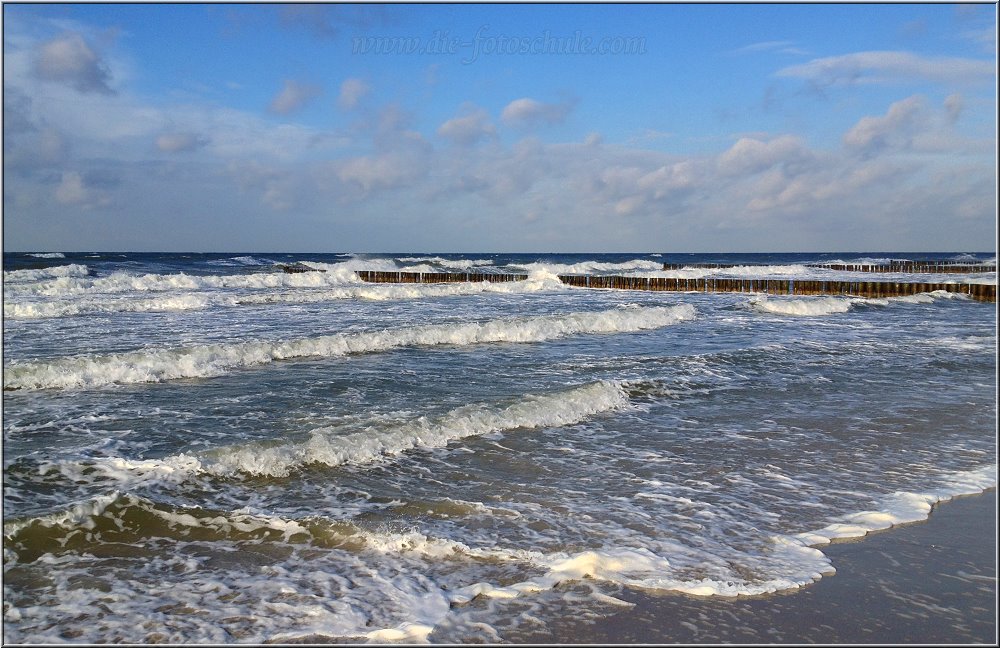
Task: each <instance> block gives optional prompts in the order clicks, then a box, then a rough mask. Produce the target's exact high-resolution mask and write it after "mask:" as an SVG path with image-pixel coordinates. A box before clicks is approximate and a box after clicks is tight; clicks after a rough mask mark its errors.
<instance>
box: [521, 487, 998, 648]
mask: <svg viewBox="0 0 1000 648" xmlns="http://www.w3.org/2000/svg"><path fill="white" fill-rule="evenodd" d="M996 511H997V495H996V488H995V487H994V488H989V489H987V490H986V491H984V492H982V493H980V494H973V495H961V496H957V497H954V498H952V499H950V500H947V501H943V502H939V503H937V504H935V505H934V508H933V509H932V510H931V513H930V516H929V517H928V518H927V519H926V520H924V521H920V522H913V523H907V524H903V525H898V526H895V527H892V528H890V529H885V530H882V531H877V532H872V533H869V534H868V535H866V536H864V537H861V538H855V539H849V540H839V541H836V542H834V543H831V544H829V545H825V546H824V547H822V549H821V550H822V551H823V553H825V554H826V555H828V556H829V557H830V560H831V561H832V562H833V566H834V568H836V570H837V572H836V573H835V574H832V575H828V576H824V577H823V578H822V579H820V580H819V581H817V582H815V583H813V584H812V585H809V586H807V587H805V588H802V589H799V590H794V591H788V592H780V593H776V594H770V595H767V596H760V597H739V598H722V597H707V598H697V597H692V596H685V595H682V594H676V593H662V594H654V593H647V592H641V591H636V590H629V589H625V588H622V589H621V590H620V591H618V592H610V593H611V594H612V595H613V596H615V597H617V598H620V599H621V600H623V601H628V602H629V603H633V604H634V605H633V606H631V607H629V608H627V609H623V610H622V611H621V612H618V613H616V614H613V615H611V616H608V617H604V618H601V619H597V620H595V621H593V622H589V621H588V622H581V621H580V620H579V619H574V618H573V617H572V615H571V612H572V611H571V610H567V614H566V615H565V616H563V617H562V618H559V619H548V620H546V627H545V629H544V630H541V631H537V632H529V633H517V637H513V636H512V637H505V639H507V640H508V641H511V642H515V643H549V644H552V643H560V644H562V643H569V644H572V643H588V644H662V643H705V644H715V643H738V644H760V643H852V644H869V643H913V644H923V643H953V644H954V643H959V644H995V643H996V640H997V634H996V619H997V598H996V594H997V581H996V557H997V542H996V540H997V536H996V524H997V517H996ZM584 623H586V625H584Z"/></svg>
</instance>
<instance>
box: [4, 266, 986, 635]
mask: <svg viewBox="0 0 1000 648" xmlns="http://www.w3.org/2000/svg"><path fill="white" fill-rule="evenodd" d="M890 258H897V259H901V258H911V259H921V258H935V259H936V258H955V259H958V260H964V261H973V260H978V261H984V260H992V262H993V263H995V257H994V255H993V254H970V255H967V254H962V255H959V254H956V253H943V254H928V255H916V256H915V255H906V254H900V253H880V254H875V255H873V254H865V255H861V254H855V253H841V254H811V255H810V254H774V255H749V254H748V255H722V254H715V255H708V254H705V255H675V254H663V255H659V254H632V255H628V254H626V255H622V254H614V255H610V254H609V255H600V254H589V255H588V254H578V255H558V254H537V255H497V254H474V255H469V254H464V255H462V254H418V253H411V254H403V255H388V254H383V255H375V254H301V255H287V254H261V253H253V254H117V253H36V254H5V255H4V287H3V294H4V298H3V307H4V326H3V332H4V336H3V350H4V360H3V383H4V395H3V432H4V435H3V469H4V489H3V496H4V499H3V501H4V508H3V511H4V514H3V522H4V568H3V576H4V578H3V589H4V608H3V612H4V621H3V624H4V625H3V630H4V636H5V639H6V640H7V641H10V642H65V641H77V642H94V641H118V642H135V643H148V642H157V641H167V642H218V643H223V642H254V643H259V642H290V641H334V640H340V641H351V642H355V641H356V642H363V641H402V642H422V641H429V642H439V643H453V642H475V641H488V642H497V641H517V640H518V637H519V636H525V635H526V634H530V635H531V636H533V637H536V638H537V636H538V633H539V630H540V629H541V630H542V631H544V628H545V625H546V623H547V622H548V621H550V620H551V619H553V618H556V617H565V616H566V615H567V614H571V615H573V616H574V617H575V618H577V619H579V620H580V623H581V627H585V624H586V622H587V620H591V619H596V618H600V617H602V616H605V615H610V614H614V613H615V612H616V611H617V610H620V609H621V606H622V605H625V603H623V602H622V601H621V600H620V599H618V598H616V597H615V596H614V595H615V593H617V592H620V591H621V590H622V588H635V589H641V590H643V591H646V592H652V593H655V594H657V595H661V594H662V595H664V596H671V595H679V594H685V595H692V596H742V595H750V596H752V595H766V594H769V593H774V592H785V593H793V592H794V591H795V590H798V589H800V588H803V587H807V586H808V585H809V584H810V583H813V582H814V581H816V580H818V579H820V578H824V577H829V576H830V575H832V574H834V573H835V572H836V567H837V565H836V564H835V563H834V562H832V561H831V560H830V559H829V558H828V557H827V556H826V555H825V554H824V553H823V548H824V546H825V545H827V544H828V543H830V542H831V541H833V540H835V539H838V538H847V537H857V536H861V535H864V534H865V533H866V532H868V531H870V530H874V529H884V528H887V527H889V526H891V525H893V524H898V523H902V522H910V521H918V520H922V519H924V518H926V516H927V514H928V512H929V510H930V507H931V505H932V504H933V503H935V502H937V501H940V500H942V499H947V498H949V497H952V496H955V495H959V494H967V493H976V492H979V491H981V490H983V489H985V488H988V487H991V486H995V484H996V450H997V449H996V437H995V428H996V421H997V418H996V388H997V385H996V352H997V347H996V324H997V320H996V313H997V311H996V306H995V305H994V304H982V303H977V302H975V301H972V300H969V299H967V298H965V297H962V296H956V295H952V294H949V293H944V292H937V293H931V294H924V295H915V296H910V297H904V298H895V299H860V298H848V297H783V296H764V295H747V294H701V293H649V292H641V291H624V290H622V291H612V290H589V289H579V288H570V287H567V286H564V285H562V284H561V283H560V282H559V281H558V279H557V278H556V274H559V273H564V274H565V273H592V274H638V275H645V276H688V277H695V276H699V277H700V276H739V277H801V278H828V279H841V278H844V277H845V276H853V275H848V274H847V273H838V272H833V271H829V270H823V269H817V268H811V267H807V266H808V265H809V264H810V263H814V262H834V261H847V262H853V261H860V260H861V259H865V260H866V261H868V262H877V260H880V259H890ZM294 261H300V262H305V263H307V264H309V265H312V266H314V267H317V268H321V269H324V270H326V272H323V273H319V272H316V273H303V274H285V273H283V272H280V271H276V270H275V264H276V263H287V262H294ZM665 261H666V262H671V263H698V262H711V263H737V264H745V265H742V266H740V267H736V268H726V269H719V270H706V269H686V270H678V271H671V272H664V271H662V270H661V267H662V263H663V262H665ZM358 269H372V270H397V269H398V270H412V271H472V272H485V273H489V272H522V273H527V274H528V275H529V279H528V280H527V281H523V282H516V283H489V282H478V283H456V284H442V285H412V284H411V285H388V284H366V283H362V282H360V281H359V280H357V278H356V275H355V274H354V271H355V270H358ZM880 278H885V279H887V280H894V281H895V280H901V279H902V277H901V276H899V275H888V276H885V277H879V276H878V275H865V280H866V281H875V280H878V279H880ZM907 278H910V279H911V280H920V281H928V280H933V281H939V282H943V281H975V282H996V273H984V274H970V275H952V274H949V275H917V276H910V277H907ZM793 595H794V594H793ZM689 621H690V620H689ZM661 622H667V621H661ZM581 632H583V633H585V630H582V631H581ZM583 640H586V637H585V635H583V636H581V641H583Z"/></svg>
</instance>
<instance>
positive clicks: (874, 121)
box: [843, 95, 924, 152]
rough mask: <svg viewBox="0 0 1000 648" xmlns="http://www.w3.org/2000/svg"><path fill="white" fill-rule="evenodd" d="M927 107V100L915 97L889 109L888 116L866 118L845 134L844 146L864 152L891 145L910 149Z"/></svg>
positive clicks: (895, 104) (898, 102)
mask: <svg viewBox="0 0 1000 648" xmlns="http://www.w3.org/2000/svg"><path fill="white" fill-rule="evenodd" d="M923 105H924V99H923V97H921V96H919V95H914V96H912V97H908V98H906V99H903V100H902V101H897V102H895V103H894V104H892V105H891V106H889V110H888V111H886V113H885V115H881V116H878V117H862V118H861V119H860V120H859V121H858V123H856V124H855V125H854V126H853V127H851V129H850V130H849V131H847V132H846V133H844V137H843V141H844V145H845V146H846V147H848V148H849V149H853V150H856V151H862V152H871V151H873V150H875V149H880V148H885V147H887V146H891V145H896V146H906V145H907V144H908V143H909V142H910V141H911V138H912V134H913V131H914V129H915V127H916V121H917V118H918V116H919V114H920V112H921V109H922V108H923Z"/></svg>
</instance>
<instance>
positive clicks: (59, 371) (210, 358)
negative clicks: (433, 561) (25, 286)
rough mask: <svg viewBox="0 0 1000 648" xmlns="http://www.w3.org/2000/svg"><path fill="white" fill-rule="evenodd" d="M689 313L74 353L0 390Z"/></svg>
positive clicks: (611, 325) (609, 328) (21, 371)
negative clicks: (85, 353)
mask: <svg viewBox="0 0 1000 648" xmlns="http://www.w3.org/2000/svg"><path fill="white" fill-rule="evenodd" d="M694 317H695V309H694V307H693V306H691V305H689V304H683V305H680V306H672V307H652V308H633V309H611V310H604V311H594V312H582V313H570V314H565V315H546V316H540V317H523V318H511V319H499V320H490V321H486V322H466V323H458V324H432V325H427V326H415V327H409V328H401V329H393V330H388V329H387V330H381V331H368V332H364V333H341V334H334V335H326V336H321V337H314V338H300V339H295V340H287V341H276V342H261V341H250V342H242V343H235V344H207V345H200V346H191V347H181V348H164V349H144V350H141V351H131V352H126V353H115V354H109V355H84V356H73V357H68V358H58V359H55V360H49V361H34V362H13V363H9V364H7V365H6V366H5V367H4V389H45V388H75V387H95V386H100V385H110V384H115V383H121V384H128V383H143V382H160V381H164V380H172V379H177V378H207V377H212V376H220V375H223V374H226V373H228V372H230V371H232V370H234V369H239V368H243V367H251V366H254V365H262V364H268V363H271V362H274V361H276V360H292V359H296V358H308V357H331V356H345V355H351V354H357V353H373V352H380V351H388V350H390V349H395V348H400V347H410V346H436V345H456V346H466V345H473V344H487V343H494V342H543V341H546V340H552V339H556V338H561V337H565V336H568V335H580V334H589V333H627V332H635V331H642V330H646V329H656V328H661V327H664V326H670V325H671V324H677V323H680V322H683V321H687V320H691V319H693V318H694Z"/></svg>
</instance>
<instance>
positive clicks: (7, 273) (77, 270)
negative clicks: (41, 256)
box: [3, 263, 90, 289]
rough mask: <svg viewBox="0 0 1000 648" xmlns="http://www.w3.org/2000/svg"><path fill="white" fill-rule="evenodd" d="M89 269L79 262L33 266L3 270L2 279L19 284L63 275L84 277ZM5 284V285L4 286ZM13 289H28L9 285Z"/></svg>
mask: <svg viewBox="0 0 1000 648" xmlns="http://www.w3.org/2000/svg"><path fill="white" fill-rule="evenodd" d="M89 272H90V271H89V269H88V268H87V266H85V265H81V264H79V263H70V264H68V265H61V266H53V267H51V268H35V269H30V270H4V273H3V280H4V283H5V284H8V283H10V284H20V283H27V282H36V281H45V280H47V279H54V278H65V277H86V276H87V275H88V274H89ZM6 287H7V286H5V288H6ZM9 287H10V288H15V289H21V288H24V289H30V288H27V287H22V286H9Z"/></svg>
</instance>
